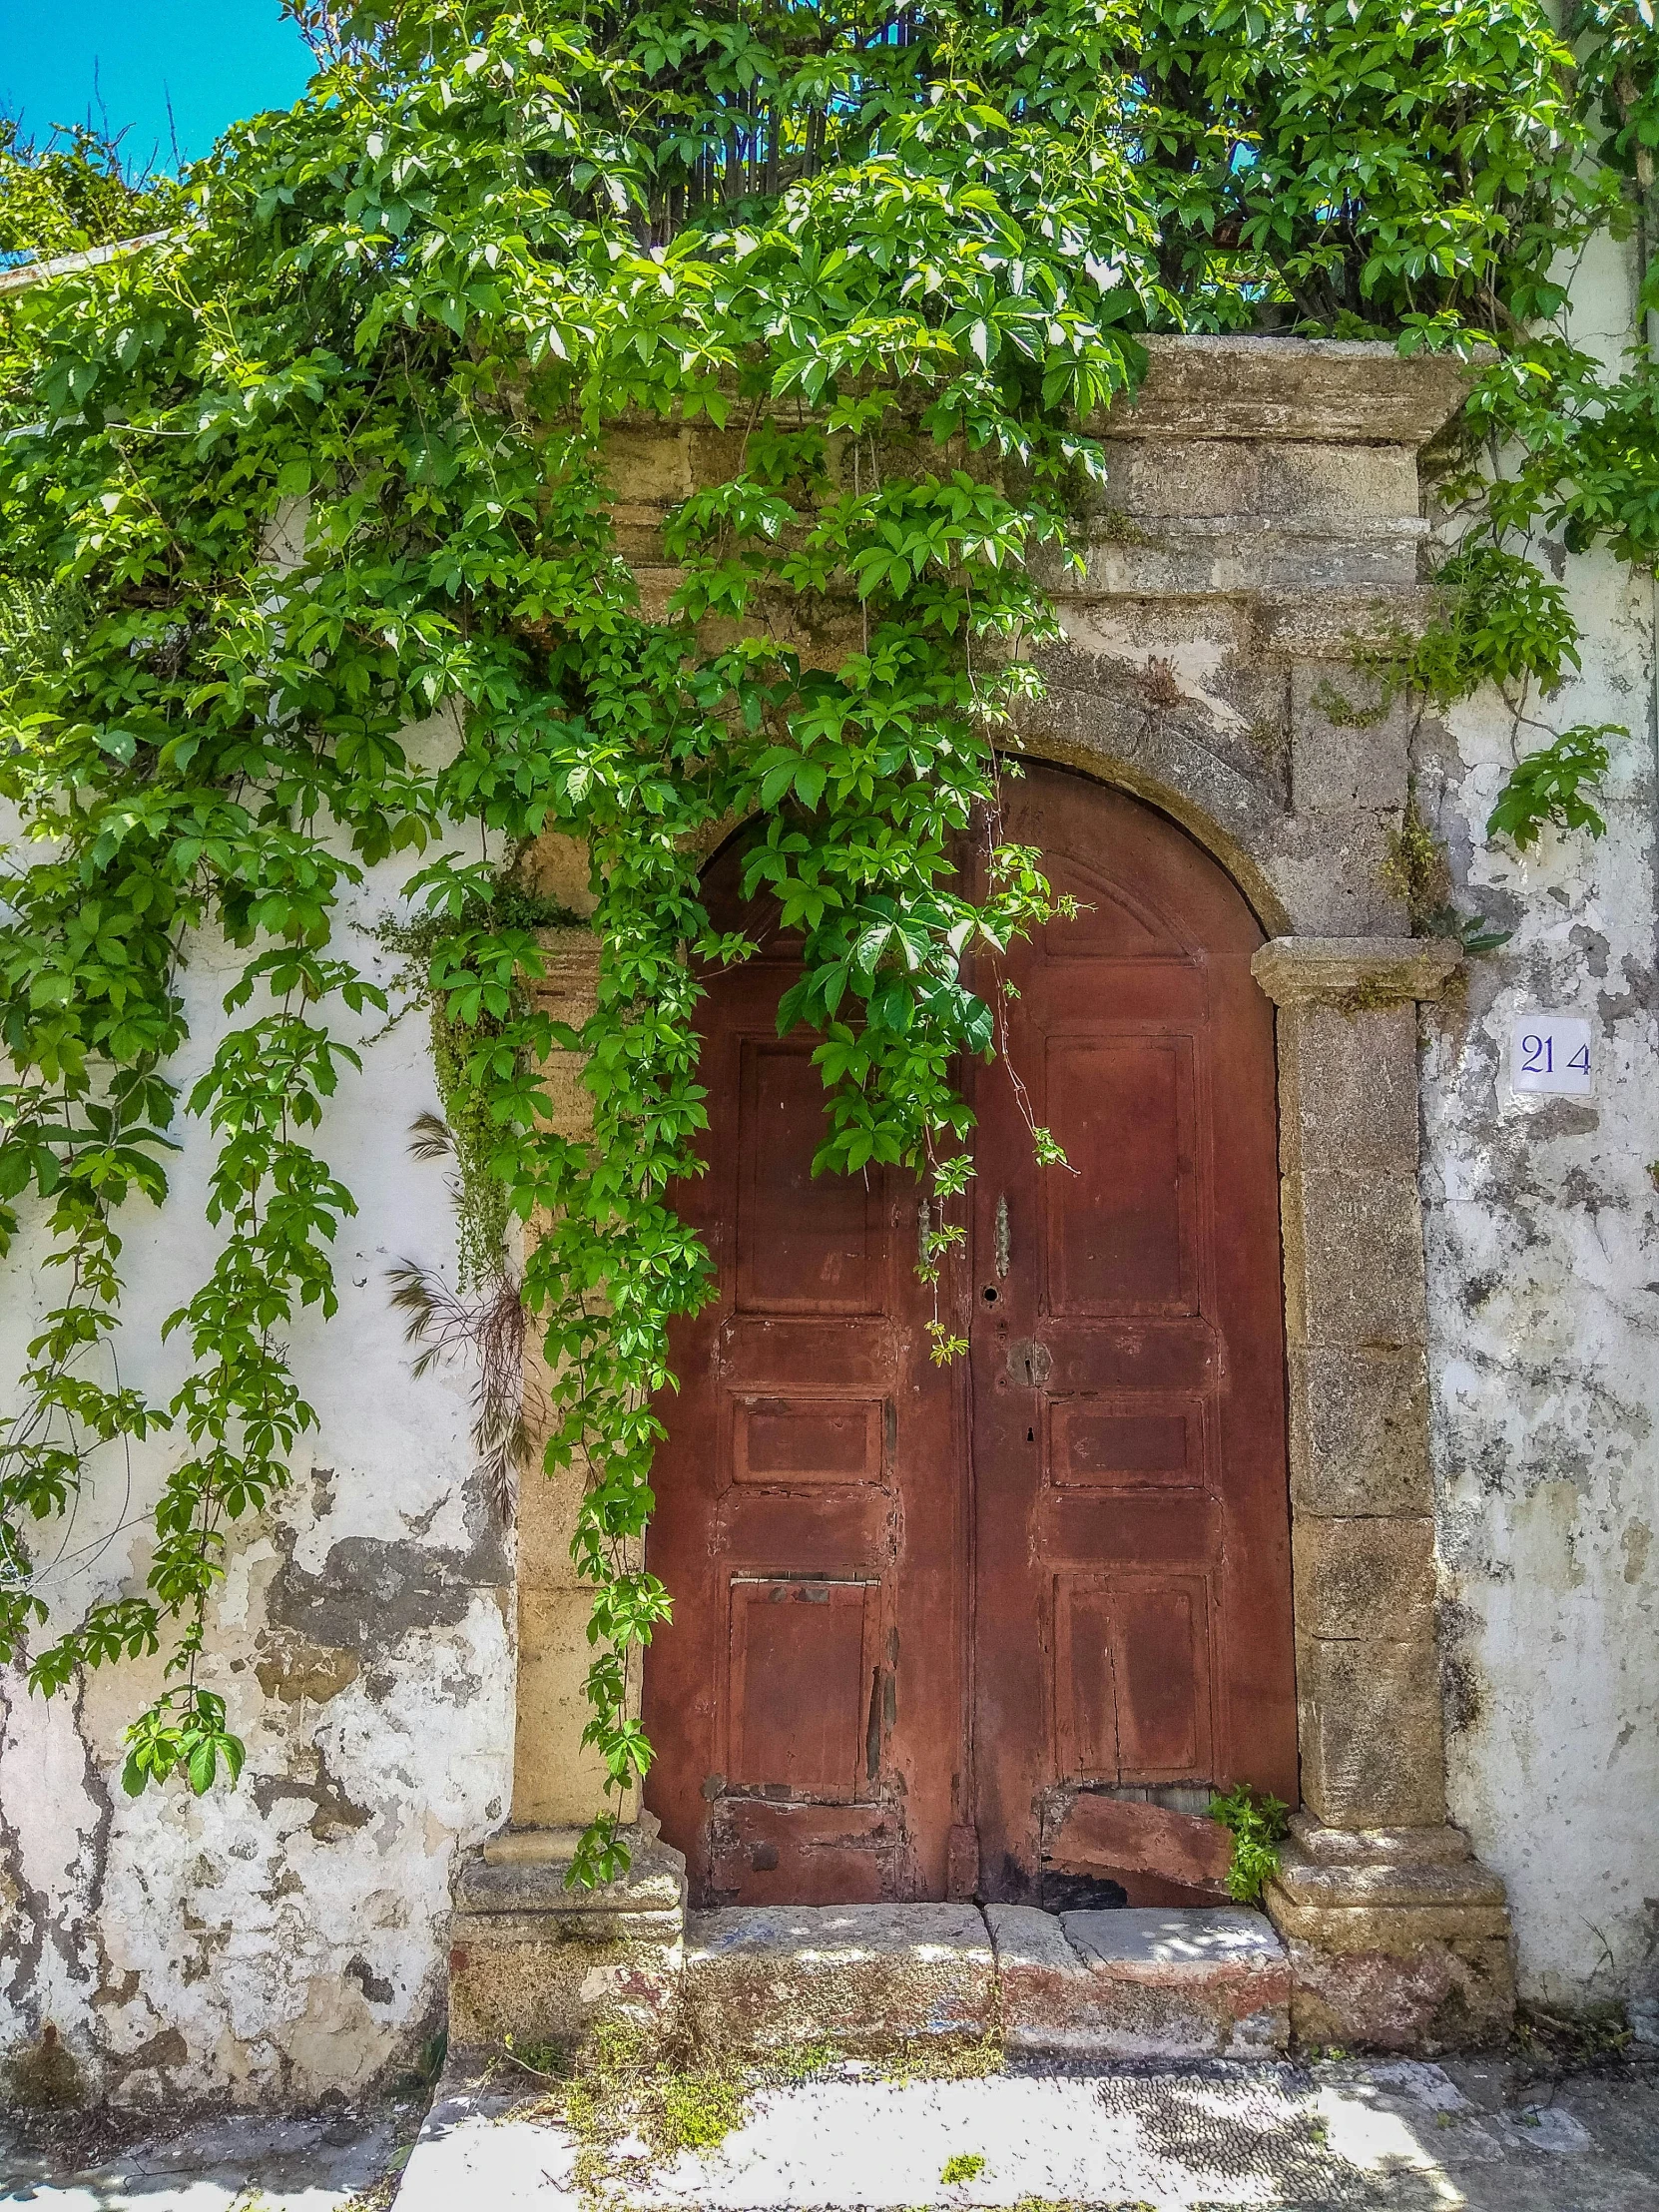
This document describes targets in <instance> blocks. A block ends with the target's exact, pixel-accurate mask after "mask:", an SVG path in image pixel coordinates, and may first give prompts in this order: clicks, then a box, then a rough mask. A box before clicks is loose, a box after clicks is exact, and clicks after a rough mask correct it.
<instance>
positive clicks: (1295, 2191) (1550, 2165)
mask: <svg viewBox="0 0 1659 2212" xmlns="http://www.w3.org/2000/svg"><path fill="white" fill-rule="evenodd" d="M528 2110H529V2107H528V2105H527V2103H526V2100H525V2099H524V2098H523V2097H522V2096H517V2095H515V2094H512V2093H508V2092H504V2091H502V2090H501V2089H500V2088H486V2089H484V2090H483V2091H481V2092H480V2091H479V2090H478V2089H476V2088H470V2087H467V2086H466V2085H464V2084H461V2083H458V2082H455V2081H453V2080H451V2081H449V2082H447V2083H446V2084H445V2085H444V2087H443V2089H442V2090H441V2091H440V2094H439V2098H438V2101H437V2102H436V2103H435V2104H434V2106H433V2108H432V2110H431V2112H430V2114H429V2115H428V2117H427V2121H426V2124H425V2126H424V2128H423V2129H422V2131H421V2135H420V2140H419V2142H418V2143H417V2145H416V2146H415V2149H414V2152H413V2154H412V2156H409V2157H408V2159H407V2163H406V2164H404V2165H402V2168H401V2183H400V2186H399V2185H398V2184H397V2168H398V2166H399V2162H400V2158H401V2153H400V2151H399V2147H398V2126H397V2121H396V2119H395V2116H392V2115H368V2116H357V2117H352V2116H343V2115H342V2116H336V2117H333V2118H329V2119H326V2120H323V2119H313V2120H290V2121H284V2122H279V2123H272V2122H259V2121H253V2120H236V2119H229V2120H218V2121H213V2122H211V2123H198V2124H197V2125H195V2126H193V2127H191V2128H188V2129H184V2130H181V2131H180V2132H178V2133H177V2134H174V2135H172V2136H169V2137H166V2138H158V2139H156V2140H154V2141H151V2142H149V2143H144V2144H139V2145H137V2146H134V2147H133V2148H131V2149H129V2150H127V2151H125V2152H123V2153H122V2154H121V2155H120V2156H118V2157H113V2158H109V2159H106V2160H104V2161H103V2162H102V2163H100V2164H98V2165H96V2166H93V2167H91V2168H89V2169H87V2170H85V2171H80V2172H72V2171H67V2170H64V2168H63V2167H62V2166H61V2164H55V2163H54V2162H53V2161H52V2160H50V2159H45V2158H41V2157H39V2156H35V2155H24V2154H21V2153H18V2152H16V2151H15V2150H13V2151H10V2152H8V2151H7V2149H6V2147H5V2145H4V2142H3V2141H0V2206H11V2205H23V2204H27V2205H30V2206H32V2207H34V2208H35V2212H129V2208H130V2212H381V2208H382V2207H385V2206H386V2205H387V2204H388V2203H389V2202H390V2199H391V2196H392V2191H393V2188H394V2187H395V2188H396V2212H475V2208H476V2212H530V2208H532V2207H533V2208H534V2212H592V2207H593V2204H594V2201H595V2200H594V2198H593V2197H592V2196H590V2195H584V2194H583V2193H582V2192H581V2191H580V2190H578V2189H577V2187H576V2186H575V2183H574V2167H575V2164H576V2146H575V2144H574V2143H573V2142H572V2140H571V2138H570V2137H569V2136H568V2135H567V2134H566V2133H565V2131H564V2130H563V2129H562V2128H561V2127H559V2126H556V2125H553V2124H551V2123H549V2122H548V2121H547V2120H545V2119H536V2118H531V2117H528V2116H527V2113H528ZM953 2160H954V2161H957V2164H956V2165H955V2166H954V2167H953V2168H952V2171H953V2172H954V2173H958V2174H963V2175H964V2176H965V2178H963V2179H960V2180H956V2181H953V2182H951V2183H949V2184H946V2183H945V2182H944V2181H943V2179H942V2176H943V2174H944V2172H945V2170H946V2167H947V2166H948V2165H950V2162H951V2161H953ZM976 2161H982V2164H977V2165H976V2164H975V2162H976ZM603 2196H604V2198H606V2199H608V2200H609V2202H610V2204H611V2205H612V2206H613V2208H614V2212H622V2208H623V2207H643V2206H653V2207H662V2208H664V2212H667V2208H669V2207H673V2208H674V2212H689V2208H691V2207H697V2208H699V2212H705V2208H706V2212H852V2208H859V2212H898V2208H900V2207H902V2208H904V2212H910V2208H920V2207H946V2206H951V2207H963V2208H966V2207H970V2206H1000V2207H1015V2206H1018V2207H1022V2212H1107V2208H1110V2212H1128V2208H1129V2207H1132V2206H1150V2207H1156V2212H1199V2208H1202V2207H1216V2208H1218V2212H1219V2208H1221V2207H1233V2206H1261V2207H1280V2208H1283V2212H1327V2208H1331V2212H1338V2208H1340V2212H1353V2208H1366V2212H1369V2208H1371V2207H1387V2208H1389V2212H1457V2208H1459V2207H1470V2208H1473V2212H1659V2068H1655V2067H1650V2066H1644V2067H1639V2068H1634V2069H1631V2070H1628V2071H1624V2072H1619V2073H1614V2074H1609V2075H1603V2076H1592V2075H1584V2076H1579V2077H1577V2078H1575V2079H1572V2080H1569V2081H1567V2082H1565V2083H1562V2084H1561V2085H1559V2086H1558V2087H1557V2088H1555V2089H1554V2090H1553V2091H1550V2090H1548V2089H1541V2090H1540V2089H1538V2088H1536V2087H1534V2088H1533V2089H1531V2090H1530V2091H1527V2090H1523V2091H1521V2092H1520V2094H1519V2095H1517V2094H1516V2093H1515V2087H1514V2077H1513V2076H1512V2075H1511V2073H1510V2071H1509V2069H1508V2068H1507V2067H1506V2066H1505V2065H1504V2063H1503V2062H1502V2061H1501V2060H1492V2061H1488V2062H1480V2061H1467V2062H1460V2063H1449V2062H1448V2063H1447V2064H1446V2065H1445V2066H1443V2067H1442V2066H1430V2065H1421V2064H1416V2063H1410V2062H1405V2061H1400V2062H1394V2063H1390V2062H1374V2063H1370V2064H1359V2063H1323V2064H1320V2065H1316V2066H1312V2067H1302V2066H1295V2065H1290V2064H1285V2063H1262V2064H1252V2065H1245V2064H1227V2063H1222V2062H1214V2063H1209V2064H1204V2065H1193V2066H1187V2067H1182V2068H1179V2069H1152V2068H1138V2067H1116V2068H1112V2069H1110V2070H1105V2071H1102V2072H1099V2073H1095V2074H1085V2073H1081V2072H1078V2071H1075V2070H1068V2071H1064V2072H1054V2071H1048V2072H1039V2071H1035V2070H1031V2071H1025V2072H1018V2071H1013V2072H1008V2073H1004V2074H998V2075H993V2076H991V2077H989V2078H986V2079H980V2080H967V2081H908V2082H904V2081H889V2080H883V2079H881V2078H879V2077H878V2076H876V2075H874V2074H873V2072H857V2071H851V2070H849V2069H847V2068H844V2067H837V2068H832V2069H828V2070H827V2071H826V2073H825V2074H824V2075H823V2076H822V2077H819V2078H817V2079H814V2080H812V2081H809V2082H807V2083H804V2084H802V2085H801V2086H799V2087H793V2088H781V2089H769V2090H765V2091H761V2092H758V2093H757V2094H756V2095H754V2096H753V2097H752V2099H751V2100H750V2103H749V2105H748V2108H747V2111H746V2113H745V2116H744V2119H743V2121H742V2124H741V2125H740V2126H739V2127H738V2128H737V2129H736V2130H735V2131H734V2132H733V2133H731V2134H730V2135H728V2136H727V2137H726V2139H725V2141H724V2142H723V2143H721V2144H720V2145H718V2146H717V2147H715V2148H713V2149H710V2150H707V2151H703V2152H691V2151H682V2152H681V2153H679V2155H678V2156H677V2157H676V2158H674V2159H672V2160H670V2161H668V2162H667V2163H655V2164H653V2163H652V2162H651V2160H650V2159H649V2156H648V2155H647V2154H646V2146H645V2145H644V2143H643V2142H640V2141H639V2140H638V2139H637V2138H636V2139H635V2140H634V2141H633V2142H631V2143H630V2142H628V2141H626V2140H625V2141H623V2142H622V2143H621V2144H619V2145H617V2146H615V2151H614V2153H613V2166H612V2170H611V2176H610V2180H609V2182H608V2183H607V2185H606V2186H605V2188H604V2190H603Z"/></svg>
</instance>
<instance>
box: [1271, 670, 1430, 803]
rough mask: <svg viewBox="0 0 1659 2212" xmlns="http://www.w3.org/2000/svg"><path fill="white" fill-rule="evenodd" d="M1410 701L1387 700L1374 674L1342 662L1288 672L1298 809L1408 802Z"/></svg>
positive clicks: (1294, 799)
mask: <svg viewBox="0 0 1659 2212" xmlns="http://www.w3.org/2000/svg"><path fill="white" fill-rule="evenodd" d="M1410 734H1411V714H1410V708H1409V705H1408V703H1407V701H1406V700H1405V698H1404V696H1403V695H1401V696H1400V697H1398V698H1396V699H1395V700H1394V701H1393V703H1392V704H1391V705H1390V706H1388V707H1386V709H1384V708H1383V701H1382V697H1381V693H1380V687H1379V685H1378V683H1377V680H1376V679H1375V678H1373V677H1367V676H1363V675H1361V674H1359V673H1358V672H1357V671H1356V670H1355V669H1353V668H1351V667H1345V666H1344V665H1343V664H1342V663H1340V662H1339V663H1335V664H1326V665H1325V666H1321V665H1320V664H1319V663H1318V662H1314V663H1312V664H1304V665H1303V666H1301V667H1299V668H1295V669H1293V670H1292V671H1291V800H1292V804H1293V806H1294V807H1295V809H1296V811H1297V813H1298V814H1299V815H1319V816H1321V817H1324V816H1326V815H1329V814H1333V813H1335V814H1357V813H1361V812H1372V813H1380V814H1389V815H1393V816H1398V815H1399V813H1400V812H1401V810H1402V809H1403V808H1404V805H1405V788H1406V774H1407V765H1408V764H1407V748H1408V745H1409V741H1410Z"/></svg>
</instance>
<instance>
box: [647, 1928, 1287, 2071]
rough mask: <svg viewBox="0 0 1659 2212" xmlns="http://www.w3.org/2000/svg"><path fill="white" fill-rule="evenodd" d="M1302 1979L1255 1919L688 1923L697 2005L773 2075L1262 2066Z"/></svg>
mask: <svg viewBox="0 0 1659 2212" xmlns="http://www.w3.org/2000/svg"><path fill="white" fill-rule="evenodd" d="M1290 1994H1291V1980H1290V1961H1289V1958H1288V1956H1287V1954H1286V1950H1285V1946H1284V1944H1283V1942H1282V1941H1281V1940H1280V1937H1279V1936H1278V1934H1277V1932H1276V1931H1275V1929H1274V1927H1273V1924H1272V1922H1271V1921H1269V1919H1268V1918H1267V1916H1266V1914H1264V1913H1254V1912H1251V1911H1248V1910H1247V1909H1246V1908H1244V1907H1241V1906H1193V1907H1169V1906H1152V1907H1139V1908H1137V1907H1133V1906H1125V1907H1120V1908H1117V1909H1115V1910H1111V1911H1105V1912H1078V1913H1061V1914H1053V1913H1042V1912H1038V1911H1037V1910H1036V1909H1035V1908H1034V1907H1031V1906H1024V1905H988V1906H985V1907H984V1908H983V1909H981V1908H980V1907H979V1906H977V1905H971V1904H963V1905H853V1906H831V1905H821V1906H805V1907H789V1906H751V1907H738V1908H733V1909H729V1910H727V1911H723V1912H714V1913H690V1914H688V1915H687V1916H686V1963H685V2000H686V2002H687V2003H688V2005H690V2006H691V2007H692V2008H693V2009H694V2010H695V2011H696V2012H697V2013H698V2014H699V2015H700V2016H701V2017H702V2018H703V2019H705V2020H706V2021H707V2023H708V2025H709V2028H710V2030H711V2032H712V2033H714V2034H715V2035H716V2036H717V2037H718V2038H719V2039H720V2040H721V2041H723V2042H725V2043H727V2044H728V2045H729V2046H732V2047H737V2048H741V2049H743V2050H744V2051H746V2052H748V2053H750V2054H752V2055H754V2056H757V2057H762V2056H765V2055H767V2054H768V2053H776V2052H778V2051H782V2050H791V2049H794V2050H800V2049H802V2048H804V2047H810V2046H811V2045H813V2044H816V2043H823V2044H827V2045H830V2046H832V2047H833V2048H835V2049H836V2050H839V2051H843V2052H846V2053H849V2054H851V2055H857V2054H859V2053H861V2052H872V2051H880V2050H887V2049H892V2048H894V2047H895V2046H901V2045H904V2044H924V2045H925V2044H929V2043H935V2042H938V2041H940V2040H943V2039H949V2038H953V2037H954V2038H974V2039H978V2038H983V2037H985V2036H988V2035H996V2034H999V2035H1000V2037H1001V2040H1002V2043H1003V2046H1004V2047H1005V2048H1006V2049H1007V2050H1008V2051H1010V2052H1017V2053H1021V2054H1026V2055H1030V2056H1040V2057H1055V2058H1084V2057H1091V2058H1201V2057H1229V2058H1240V2057H1260V2056H1266V2055H1271V2054H1273V2053H1275V2052H1278V2051H1283V2050H1285V2049H1287V2048H1288V2047H1289V2043H1290Z"/></svg>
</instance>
